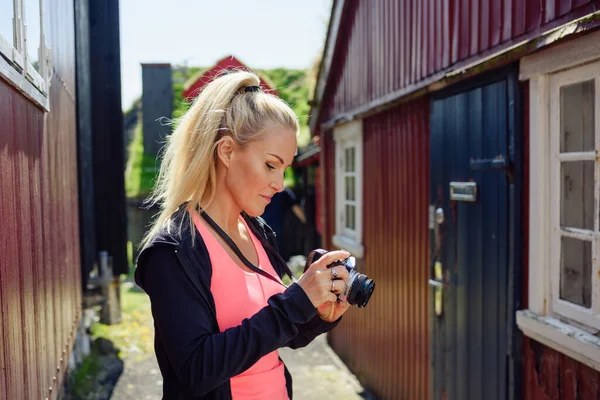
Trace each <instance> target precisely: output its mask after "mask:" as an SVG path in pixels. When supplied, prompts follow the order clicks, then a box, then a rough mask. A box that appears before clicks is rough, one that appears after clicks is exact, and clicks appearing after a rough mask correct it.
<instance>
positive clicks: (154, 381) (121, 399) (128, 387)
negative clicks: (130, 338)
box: [111, 335, 363, 400]
mask: <svg viewBox="0 0 600 400" xmlns="http://www.w3.org/2000/svg"><path fill="white" fill-rule="evenodd" d="M280 355H281V358H282V359H283V361H284V362H285V364H286V365H287V367H288V369H289V370H290V373H291V374H292V377H293V380H294V388H293V389H294V400H328V399H332V400H333V399H336V400H338V399H344V400H361V399H363V397H362V396H361V395H360V393H361V392H362V387H361V385H360V383H359V382H358V380H357V379H356V378H355V377H354V375H352V373H351V372H350V371H349V370H348V369H347V368H346V366H345V365H344V364H343V363H342V362H341V361H340V359H339V358H338V357H337V355H335V353H334V352H333V350H331V348H330V347H329V345H328V344H327V340H326V335H321V336H319V337H318V338H316V339H315V340H314V341H313V342H312V343H311V344H310V345H308V346H307V347H305V348H303V349H298V350H291V349H281V350H280ZM161 396H162V377H161V375H160V370H159V369H158V364H157V363H156V358H155V357H154V356H152V357H149V358H147V359H145V360H140V361H128V360H125V368H124V371H123V374H122V375H121V377H120V378H119V380H118V382H117V385H116V387H115V389H114V392H113V395H112V397H111V398H112V399H115V400H125V399H133V398H135V399H137V400H159V399H161Z"/></svg>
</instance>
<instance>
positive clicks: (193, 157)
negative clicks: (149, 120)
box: [140, 71, 299, 248]
mask: <svg viewBox="0 0 600 400" xmlns="http://www.w3.org/2000/svg"><path fill="white" fill-rule="evenodd" d="M259 84H260V80H259V78H258V77H257V76H256V75H255V74H254V73H252V72H248V71H236V72H230V73H226V74H225V75H222V76H219V77H217V78H216V79H214V80H213V81H212V82H210V83H209V84H207V85H206V86H205V87H204V89H203V90H202V92H201V93H200V94H199V95H198V96H197V97H196V98H195V99H194V101H193V103H192V105H191V106H190V109H189V110H188V111H187V112H186V113H185V114H184V115H183V116H182V117H181V118H180V120H179V123H178V124H177V126H176V128H175V130H174V131H173V133H172V134H171V135H170V136H168V137H167V140H166V145H165V147H164V153H163V159H162V163H161V165H160V170H159V173H158V177H157V180H156V183H155V185H154V188H153V190H152V193H151V195H150V197H149V198H148V199H147V203H148V204H150V205H157V206H158V207H159V212H158V216H157V217H156V218H155V220H154V221H153V223H152V225H151V227H150V229H149V230H148V232H147V233H146V235H145V237H144V239H143V240H142V242H141V243H140V248H143V247H145V246H146V245H147V244H148V243H149V242H150V240H151V239H152V238H153V237H154V236H155V235H156V233H157V232H158V231H159V230H160V229H161V227H163V226H164V225H165V224H167V223H168V222H170V220H171V218H172V216H173V214H174V213H175V212H176V211H177V210H178V208H179V207H180V206H181V205H182V204H184V203H187V209H188V210H189V211H191V212H195V210H198V209H200V204H201V203H202V204H203V205H204V206H207V205H208V204H210V203H211V202H212V200H213V198H214V195H215V188H216V160H217V156H216V149H217V145H218V144H219V142H220V141H222V140H223V138H224V137H226V136H230V137H232V138H233V139H234V140H235V142H236V143H237V144H238V145H240V146H244V145H246V144H248V143H249V142H250V141H252V140H254V139H256V138H257V137H258V136H259V135H260V133H261V131H263V130H264V129H265V128H266V127H267V126H269V125H275V126H281V127H283V128H288V129H291V130H293V131H294V132H296V134H297V133H298V130H299V124H298V118H297V117H296V115H295V113H294V111H293V110H292V109H291V108H290V107H289V106H288V105H287V104H285V102H284V101H282V100H281V99H280V98H279V97H277V96H275V95H272V94H269V93H265V92H262V91H251V90H246V88H247V87H253V86H259ZM252 89H256V88H252ZM189 214H190V216H189V218H190V222H192V221H191V218H192V216H191V213H189ZM182 221H183V220H182ZM190 226H191V229H192V230H193V223H190ZM180 229H181V225H180ZM193 237H194V236H193V235H192V238H193Z"/></svg>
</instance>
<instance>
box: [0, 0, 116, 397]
mask: <svg viewBox="0 0 600 400" xmlns="http://www.w3.org/2000/svg"><path fill="white" fill-rule="evenodd" d="M3 3H4V4H3V5H2V6H0V8H1V9H2V13H1V14H0V26H2V27H9V29H3V30H0V126H1V129H0V210H1V213H0V215H1V218H2V224H1V228H0V316H1V317H0V338H1V341H0V398H2V399H50V398H56V397H57V395H58V393H59V391H60V389H61V385H62V382H63V380H64V376H65V371H66V370H67V368H68V365H69V364H70V363H69V358H70V357H71V358H72V349H73V347H74V344H75V342H76V340H77V337H78V332H79V331H80V329H81V321H82V308H83V307H82V304H83V302H84V297H85V296H86V294H87V291H85V290H84V288H87V286H88V284H91V285H92V286H93V282H92V280H90V279H89V272H90V271H91V269H92V268H93V266H94V264H95V263H96V262H97V259H96V257H97V252H98V251H100V250H104V251H107V252H108V253H109V255H110V256H111V257H112V258H113V261H114V264H113V266H114V268H115V272H117V273H119V272H122V269H123V264H122V261H124V257H122V256H123V254H124V253H125V248H126V247H125V241H122V242H121V241H120V238H121V237H124V233H125V221H124V218H122V217H124V189H123V190H122V194H123V196H122V198H123V202H122V212H120V211H119V209H120V206H119V204H120V203H119V201H120V200H119V199H120V193H121V192H120V190H119V183H121V186H123V185H122V182H123V168H122V165H123V162H122V161H123V158H122V154H119V149H122V120H121V118H122V117H121V109H120V76H119V57H118V56H119V35H118V1H116V0H109V1H106V2H104V1H103V2H93V1H90V2H89V3H88V1H87V0H76V1H72V0H70V1H69V0H48V1H30V2H25V1H22V0H16V1H14V2H13V1H8V2H3ZM90 14H93V15H94V16H95V17H97V18H98V20H94V19H90ZM115 16H116V18H115ZM115 44H116V47H115ZM99 59H102V62H99V61H100V60H99ZM115 82H116V83H115ZM92 101H93V102H94V108H92V106H91V102H92ZM100 120H101V121H102V123H98V121H100ZM100 138H101V139H100ZM99 140H102V143H103V145H104V146H107V148H104V151H103V148H102V145H99V144H98V143H99V142H98V141H99ZM115 143H117V144H118V146H117V147H118V148H117V149H116V150H115V151H113V150H110V146H111V145H114V144H115ZM108 161H110V163H109V162H108ZM119 163H121V164H120V166H119ZM110 165H113V167H109V166H110ZM107 166H108V168H107ZM103 180H104V182H103ZM81 182H83V183H82V184H80V183H81ZM109 182H110V183H109ZM107 183H108V186H109V187H110V188H109V187H107ZM107 189H109V191H110V193H107V194H105V195H103V194H102V193H104V192H106V191H107ZM104 207H108V209H110V210H111V213H110V214H104V211H103V210H104ZM99 215H103V216H104V218H103V220H102V218H97V217H98V216H99ZM106 224H108V225H110V227H109V228H107V225H106ZM111 229H112V230H113V232H111V231H110V230H111ZM121 231H122V234H121V233H120V232H121ZM122 235H123V236H122ZM111 241H113V242H112V244H111ZM115 243H116V244H115Z"/></svg>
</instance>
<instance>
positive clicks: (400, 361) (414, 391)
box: [322, 98, 429, 399]
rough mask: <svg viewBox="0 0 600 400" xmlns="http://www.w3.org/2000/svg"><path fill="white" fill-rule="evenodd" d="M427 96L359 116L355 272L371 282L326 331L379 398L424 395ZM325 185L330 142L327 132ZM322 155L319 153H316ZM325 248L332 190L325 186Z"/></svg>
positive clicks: (330, 221) (329, 177)
mask: <svg viewBox="0 0 600 400" xmlns="http://www.w3.org/2000/svg"><path fill="white" fill-rule="evenodd" d="M428 115H429V102H428V99H426V98H421V99H419V100H417V101H415V102H413V103H411V104H409V105H404V106H400V107H397V108H394V109H391V110H389V111H386V112H384V113H381V114H378V115H377V116H375V117H372V118H367V119H365V120H364V127H363V135H364V160H363V162H364V177H363V182H364V183H363V186H364V187H363V198H364V216H363V225H364V235H363V236H364V247H365V258H364V260H362V261H361V265H360V268H361V272H363V273H366V274H367V275H368V276H369V277H372V278H373V279H374V280H375V282H376V289H375V293H374V295H373V297H372V299H371V302H370V303H369V304H368V306H367V308H365V309H356V308H352V309H351V310H349V311H348V312H347V313H346V316H345V317H344V320H343V321H342V323H341V324H340V325H339V326H338V327H337V328H336V329H334V330H333V331H332V332H331V334H330V340H331V344H332V347H333V349H334V350H335V351H336V353H337V354H339V355H340V357H341V358H342V359H343V360H344V361H345V362H346V363H347V364H348V366H349V368H350V369H351V370H352V371H353V372H354V373H355V374H356V375H357V376H358V377H359V379H360V380H361V382H362V383H363V384H364V385H365V386H366V387H368V388H371V389H373V391H374V392H375V393H376V394H377V395H378V396H379V398H381V399H427V398H429V288H428V286H427V280H428V278H429V276H428V274H429V268H428V265H429V264H428V254H429V233H428V230H427V205H428V202H429V185H428V184H426V182H427V181H428V179H429V123H428ZM325 141H326V143H327V144H326V145H325V146H323V148H325V154H324V155H325V162H323V164H322V165H325V166H326V183H325V185H326V186H325V187H326V188H334V187H335V185H334V183H333V182H334V175H333V171H334V168H333V162H332V160H333V158H334V147H333V141H332V135H331V132H328V133H326V134H325ZM322 156H323V155H322ZM324 195H325V196H326V204H327V208H326V215H327V217H328V218H327V224H326V235H325V236H324V238H323V239H324V240H325V241H326V245H327V248H333V245H332V243H331V242H330V240H331V236H332V235H333V233H334V231H335V226H334V221H335V220H334V216H335V192H334V191H333V190H331V189H329V190H325V191H324Z"/></svg>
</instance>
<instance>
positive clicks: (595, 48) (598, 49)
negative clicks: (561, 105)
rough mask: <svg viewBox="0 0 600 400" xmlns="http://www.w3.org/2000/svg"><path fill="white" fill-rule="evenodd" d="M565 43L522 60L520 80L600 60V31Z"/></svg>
mask: <svg viewBox="0 0 600 400" xmlns="http://www.w3.org/2000/svg"><path fill="white" fill-rule="evenodd" d="M575 44H576V45H574V43H573V42H565V43H561V44H559V45H557V46H556V47H553V48H550V49H548V50H545V51H541V52H538V53H535V54H532V55H529V56H525V57H523V59H522V60H521V68H520V71H519V79H520V80H527V79H531V78H533V77H535V76H539V75H545V74H550V73H554V72H557V71H561V70H564V69H568V68H572V67H575V66H577V65H581V64H585V63H588V62H591V61H595V60H598V59H600V31H598V32H592V33H589V34H587V35H585V36H583V37H581V38H580V39H577V41H576V42H575Z"/></svg>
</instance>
